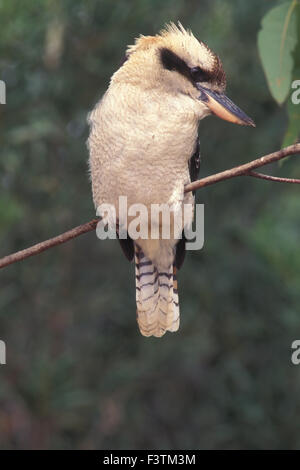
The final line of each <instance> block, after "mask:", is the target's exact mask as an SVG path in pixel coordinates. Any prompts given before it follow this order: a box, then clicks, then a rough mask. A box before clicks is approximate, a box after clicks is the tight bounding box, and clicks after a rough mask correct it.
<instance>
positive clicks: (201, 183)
mask: <svg viewBox="0 0 300 470" xmlns="http://www.w3.org/2000/svg"><path fill="white" fill-rule="evenodd" d="M296 153H300V143H298V144H294V145H290V146H289V147H286V148H284V149H282V150H279V151H277V152H273V153H270V154H269V155H265V156H263V157H260V158H258V159H256V160H253V161H251V162H249V163H245V164H244V165H239V166H236V167H234V168H231V169H230V170H225V171H221V172H220V173H216V174H215V175H211V176H207V177H206V178H202V179H201V180H197V181H194V182H193V183H190V184H188V185H186V186H185V188H184V192H185V193H187V192H189V191H195V190H197V189H200V188H204V187H205V186H210V185H212V184H215V183H218V182H219V181H224V180H227V179H230V178H235V177H236V176H253V177H255V178H261V179H266V180H269V181H277V182H281V183H294V184H299V183H300V180H299V179H291V178H278V177H276V176H269V175H263V174H261V173H256V172H254V171H252V170H254V169H255V168H259V167H261V166H264V165H268V164H269V163H273V162H276V161H278V160H281V159H282V158H285V157H287V156H288V155H295V154H296ZM98 221H99V219H93V220H91V221H90V222H87V223H86V224H83V225H79V226H78V227H75V228H73V229H71V230H68V231H67V232H65V233H62V234H61V235H58V236H57V237H54V238H50V239H49V240H45V241H44V242H41V243H37V244H36V245H33V246H31V247H29V248H26V249H25V250H21V251H18V252H16V253H13V254H11V255H8V256H5V257H4V258H2V259H0V269H1V268H4V267H5V266H8V265H9V264H13V263H16V262H17V261H21V260H23V259H26V258H28V257H29V256H33V255H37V254H38V253H41V252H42V251H45V250H48V248H52V247H53V246H56V245H61V244H62V243H65V242H67V241H69V240H71V239H72V238H76V237H78V236H79V235H82V234H83V233H87V232H90V231H92V230H95V229H96V226H97V223H98Z"/></svg>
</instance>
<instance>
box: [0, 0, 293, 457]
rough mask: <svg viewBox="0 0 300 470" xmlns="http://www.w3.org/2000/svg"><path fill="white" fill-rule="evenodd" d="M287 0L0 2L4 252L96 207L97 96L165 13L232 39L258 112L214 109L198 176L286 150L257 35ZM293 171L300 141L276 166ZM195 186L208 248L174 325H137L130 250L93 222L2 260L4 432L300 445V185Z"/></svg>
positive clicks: (229, 51)
mask: <svg viewBox="0 0 300 470" xmlns="http://www.w3.org/2000/svg"><path fill="white" fill-rule="evenodd" d="M274 3H275V2H271V1H268V0H265V1H262V0H252V1H251V2H249V1H245V0H237V1H235V2H232V1H230V0H226V1H225V0H214V1H212V0H209V1H208V0H201V1H199V0H197V1H196V0H195V1H180V0H176V1H174V0H165V1H163V2H162V1H157V0H151V1H150V0H142V1H141V0H139V1H137V0H135V1H134V0H131V1H129V0H128V1H117V0H115V1H111V0H102V1H101V0H97V1H96V0H88V1H76V2H74V1H71V0H65V1H62V2H55V1H44V2H36V1H34V0H26V1H24V2H19V1H16V0H10V1H3V2H1V3H0V78H1V79H2V80H5V82H6V84H7V104H6V105H1V106H0V142H1V145H0V166H1V169H0V228H1V248H0V254H1V255H3V256H4V255H6V254H8V253H10V252H13V251H16V250H19V249H22V248H24V247H27V246H30V245H32V244H34V243H36V242H38V241H42V240H44V239H47V238H50V237H52V236H54V235H57V234H59V233H61V232H64V231H66V230H67V229H69V228H72V227H73V226H75V225H79V224H81V223H84V222H87V221H89V220H90V219H92V218H94V216H95V211H94V207H93V204H92V198H91V188H90V182H89V176H88V168H87V159H88V152H87V148H86V139H87V136H88V128H87V124H86V116H87V113H88V112H89V111H90V110H91V109H92V108H93V106H94V104H95V102H96V101H97V100H98V99H99V97H100V96H101V94H102V93H103V92H104V91H105V89H106V87H107V85H108V81H109V78H110V76H111V74H112V73H113V72H114V71H115V70H116V69H117V68H118V66H119V64H120V62H121V60H122V58H123V55H124V51H125V49H126V45H127V44H132V43H133V40H134V38H135V37H136V36H138V35H139V34H140V33H143V34H145V35H147V34H155V33H156V32H158V31H159V30H160V29H161V28H162V27H163V25H164V23H165V22H167V21H170V20H173V21H177V20H178V19H179V20H180V21H181V22H182V23H183V25H184V26H185V27H189V28H191V29H192V30H193V32H194V34H195V35H196V36H197V37H199V38H200V39H202V40H204V41H205V42H207V43H208V45H209V46H210V47H211V48H212V49H214V50H215V51H216V52H217V53H218V54H219V55H220V56H221V58H222V60H223V64H224V68H225V70H226V72H227V79H228V87H227V94H228V95H229V96H230V97H231V98H232V99H234V101H235V102H236V103H237V104H238V105H239V106H240V107H241V108H242V109H244V110H245V111H246V112H247V113H248V114H249V115H250V116H251V117H253V118H254V119H255V121H256V124H257V128H256V129H252V128H242V127H238V126H234V125H232V124H229V123H226V122H224V121H220V120H218V119H217V118H213V117H211V118H208V119H205V120H204V121H203V122H202V123H201V127H200V138H201V150H202V159H203V163H202V170H201V171H202V173H201V174H202V176H205V175H208V174H212V173H215V172H217V171H221V170H224V169H226V168H229V167H231V166H234V165H237V164H240V163H245V162H247V161H249V160H252V159H254V158H256V157H258V156H261V155H263V154H265V153H269V152H272V151H274V150H277V149H279V148H280V146H281V142H282V139H283V136H284V132H285V128H286V112H285V109H284V108H279V107H278V106H277V105H276V104H275V103H274V101H273V99H272V97H271V95H270V93H269V91H268V88H267V84H266V80H265V77H264V75H263V71H262V67H261V64H260V61H259V57H258V52H257V44H256V37H257V32H258V30H259V28H260V21H261V18H262V17H263V15H264V13H265V12H266V11H267V10H268V9H269V8H270V7H271V6H273V5H274ZM297 170H298V175H299V162H298V159H297V157H293V158H291V159H290V160H289V161H288V162H287V163H285V164H284V165H283V166H282V167H278V165H275V166H274V167H273V168H267V169H266V171H268V172H273V171H274V172H276V174H277V175H285V176H296V175H297ZM298 177H299V176H298ZM197 197H198V201H199V202H202V203H204V204H205V247H204V249H203V250H201V251H200V252H189V253H188V256H187V259H186V261H185V265H184V267H183V268H182V270H181V271H180V273H179V294H180V302H181V326H180V330H179V331H178V332H177V333H176V334H170V333H169V334H166V335H165V336H164V337H163V338H162V339H159V340H157V339H155V338H154V339H153V338H152V339H147V338H144V337H142V336H140V333H139V331H138V328H137V324H136V319H135V288H134V270H133V266H132V265H130V264H129V263H128V262H127V260H126V259H125V258H124V256H123V254H122V253H121V250H120V249H119V246H118V243H117V242H115V241H103V242H101V241H99V240H98V239H97V238H96V235H95V233H93V232H92V233H89V234H86V235H83V236H82V237H80V238H78V239H75V240H72V241H71V242H69V243H67V244H66V245H64V246H61V247H58V248H53V249H51V250H49V251H47V252H45V253H43V254H40V255H39V256H36V257H34V258H31V259H28V260H26V261H23V262H21V263H18V264H15V265H12V266H9V267H7V268H6V269H4V270H3V271H1V273H0V279H1V284H0V289H1V293H0V339H2V340H4V341H5V342H6V345H7V364H6V365H2V366H0V447H1V448H3V449H21V448H25V449H31V448H35V449H43V448H48V449H49V448H50V449H54V448H67V449H95V448H101V449H102V448H111V449H140V448H145V449H147V448H156V449H162V448H165V449H180V448H186V449H191V448H204V449H217V448H221V449H232V448H235V449H250V448H259V449H261V448H271V449H278V448H288V449H292V448H299V446H300V421H299V412H300V366H299V368H297V366H294V365H292V364H291V359H290V356H291V343H292V341H293V340H294V339H299V338H300V312H299V303H300V291H299V283H300V254H299V229H300V222H299V211H300V199H299V190H298V187H297V186H294V185H280V184H276V183H270V182H266V181H260V180H255V179H253V178H247V177H241V178H236V179H234V180H231V181H226V182H223V183H219V184H217V185H214V186H211V187H207V188H205V189H204V190H200V191H198V196H197Z"/></svg>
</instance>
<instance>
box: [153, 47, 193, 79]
mask: <svg viewBox="0 0 300 470" xmlns="http://www.w3.org/2000/svg"><path fill="white" fill-rule="evenodd" d="M160 57H161V62H162V64H163V66H164V68H165V69H167V70H176V72H179V73H180V74H181V75H184V76H185V77H187V78H190V68H189V67H188V65H187V64H186V63H185V61H184V60H182V59H181V58H180V57H178V55H176V54H174V52H172V51H170V49H167V48H163V49H161V50H160Z"/></svg>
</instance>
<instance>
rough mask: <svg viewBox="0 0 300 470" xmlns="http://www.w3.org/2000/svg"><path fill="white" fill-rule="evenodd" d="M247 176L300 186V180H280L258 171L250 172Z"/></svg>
mask: <svg viewBox="0 0 300 470" xmlns="http://www.w3.org/2000/svg"><path fill="white" fill-rule="evenodd" d="M246 176H254V178H260V179H262V180H267V181H275V182H277V183H292V184H300V180H299V179H296V178H279V177H278V176H271V175H265V174H264V173H257V172H256V171H249V173H248V175H246Z"/></svg>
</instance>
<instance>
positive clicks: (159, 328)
mask: <svg viewBox="0 0 300 470" xmlns="http://www.w3.org/2000/svg"><path fill="white" fill-rule="evenodd" d="M225 88H226V75H225V72H224V69H223V66H222V62H221V60H220V58H219V57H218V55H217V54H216V53H214V52H213V51H212V50H211V49H210V48H209V47H208V46H207V45H206V43H204V42H202V41H200V40H198V39H197V38H196V37H195V36H194V35H193V33H192V31H191V30H189V29H185V28H184V27H183V26H182V24H181V23H180V22H178V24H174V23H169V24H166V25H165V26H164V28H163V29H162V30H161V31H160V32H159V33H158V34H156V35H155V36H144V35H140V36H139V37H138V38H136V39H135V42H134V44H133V45H130V46H128V47H127V50H126V55H125V59H124V61H123V63H122V64H121V66H120V67H119V69H118V70H117V71H116V72H115V73H114V74H113V75H112V77H111V79H110V83H109V86H108V89H107V90H106V92H105V93H104V95H103V97H102V98H101V99H100V101H99V102H98V103H97V104H96V106H95V107H94V109H93V110H92V111H91V112H90V113H89V116H88V123H89V126H90V133H89V137H88V141H87V145H88V150H89V170H90V177H91V183H92V193H93V201H94V205H95V207H96V208H98V207H100V206H101V205H103V204H109V205H112V206H113V207H115V208H116V213H119V212H118V210H119V209H120V203H119V201H120V196H125V197H126V201H127V207H130V206H131V205H134V204H143V206H144V207H146V208H149V210H150V207H151V206H152V205H155V204H165V205H167V206H168V207H170V206H172V207H176V208H177V209H178V210H180V209H182V208H183V206H184V205H186V204H192V206H193V207H194V194H193V193H190V192H189V193H184V187H185V185H186V184H188V183H190V182H191V181H194V180H196V179H198V174H199V169H200V144H199V136H198V129H199V122H200V121H201V120H202V119H203V118H205V117H206V116H208V115H211V114H213V115H216V116H218V117H220V118H222V119H224V120H227V121H229V122H232V123H236V124H240V125H247V126H253V127H255V124H254V121H253V120H252V119H251V118H250V117H249V116H247V115H246V114H245V113H244V112H243V111H242V110H241V109H240V108H238V107H237V106H236V105H235V104H234V103H233V102H232V101H231V100H230V99H229V98H228V97H227V96H226V95H225ZM126 210H127V211H128V209H126ZM98 215H99V214H98ZM123 215H124V214H123ZM126 215H127V216H128V212H127V214H126ZM192 219H193V213H191V216H190V219H189V220H184V225H182V227H180V226H179V232H180V236H179V235H178V233H179V232H178V231H177V235H176V236H175V235H173V236H170V237H169V238H166V239H165V238H163V237H162V236H161V231H162V229H163V223H164V222H163V220H162V219H160V220H159V222H158V225H159V230H160V232H159V236H158V237H157V238H154V237H151V233H150V235H149V232H148V237H145V238H144V239H143V238H142V237H136V238H135V239H133V238H132V237H130V236H129V234H128V233H127V234H126V235H127V236H126V237H123V236H122V237H121V236H119V242H120V245H121V248H122V250H123V251H124V254H125V256H126V257H127V258H128V260H129V261H134V262H135V279H136V305H137V310H136V313H137V322H138V326H139V329H140V332H141V334H142V335H143V336H146V337H150V336H154V337H162V336H163V335H164V334H165V333H166V332H167V331H169V332H175V331H177V330H178V328H179V322H180V313H179V300H178V286H177V270H178V269H180V268H181V266H182V264H183V261H184V257H185V244H186V239H185V237H184V233H182V232H183V229H184V228H185V227H186V226H190V224H191V222H192ZM118 222H119V221H118V220H117V230H118ZM147 223H148V224H150V222H149V220H148V222H147ZM170 224H171V225H172V222H170ZM119 228H120V226H119ZM125 229H126V227H125ZM125 231H126V230H125ZM174 233H175V232H174ZM117 234H118V233H117Z"/></svg>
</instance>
